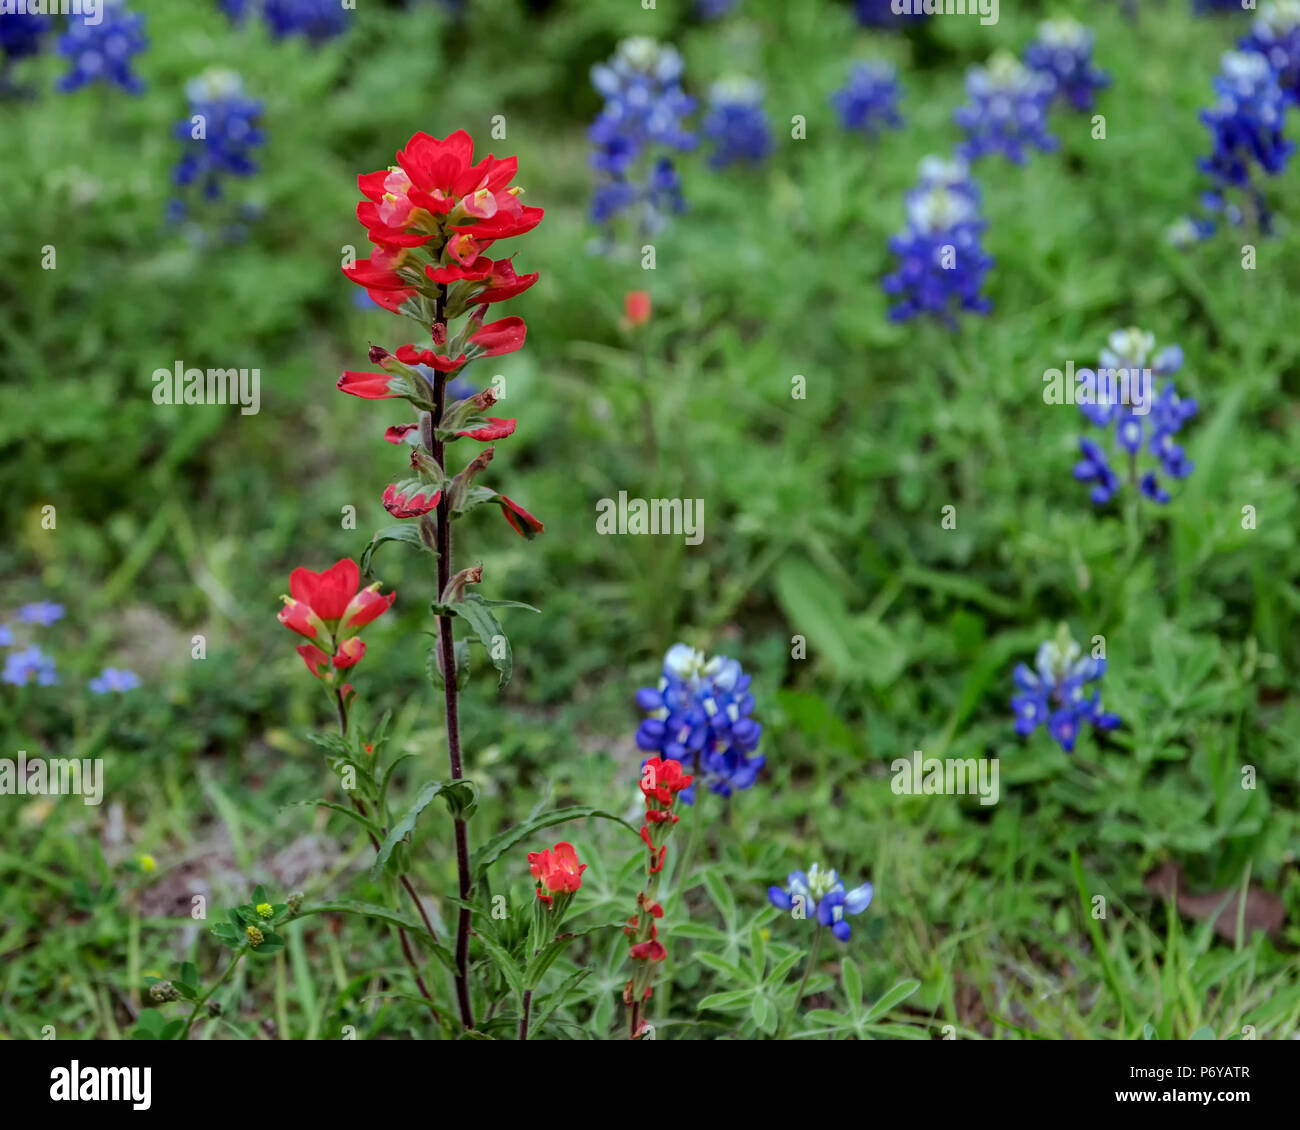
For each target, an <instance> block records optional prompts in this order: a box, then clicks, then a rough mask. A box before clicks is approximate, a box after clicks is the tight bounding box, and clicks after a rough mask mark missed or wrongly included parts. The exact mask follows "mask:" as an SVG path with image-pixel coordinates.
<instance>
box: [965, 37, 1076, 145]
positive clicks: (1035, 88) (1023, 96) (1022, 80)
mask: <svg viewBox="0 0 1300 1130" xmlns="http://www.w3.org/2000/svg"><path fill="white" fill-rule="evenodd" d="M1055 90H1056V83H1055V81H1054V80H1053V79H1052V78H1050V77H1049V76H1047V75H1044V74H1042V73H1041V72H1039V71H1032V70H1030V69H1029V68H1028V67H1026V66H1025V65H1024V64H1023V63H1022V62H1020V60H1019V59H1017V58H1016V57H1015V56H1014V55H1012V54H1010V53H1008V52H1005V51H1001V52H999V53H998V54H996V55H994V56H993V58H992V59H990V60H989V63H988V66H987V67H971V68H970V70H969V71H967V73H966V95H967V98H968V99H969V101H968V103H967V104H966V105H965V106H962V107H961V108H960V109H959V110H958V111H957V112H956V113H955V114H954V115H953V120H954V121H956V123H957V124H958V125H959V126H960V127H961V128H962V130H963V131H964V132H965V134H966V141H965V142H964V143H963V144H962V145H961V146H960V147H959V148H958V153H959V154H960V155H961V156H962V157H964V158H965V159H966V160H967V161H977V160H979V159H980V158H981V157H984V156H986V155H987V154H989V153H1001V154H1002V155H1003V156H1004V157H1006V159H1007V160H1008V161H1012V162H1014V163H1015V164H1017V165H1019V164H1023V163H1024V160H1025V150H1026V147H1030V148H1033V149H1038V150H1040V151H1042V152H1044V153H1048V152H1051V151H1052V150H1053V149H1055V148H1056V146H1057V141H1056V138H1054V137H1052V136H1051V135H1050V134H1048V132H1047V111H1048V107H1049V106H1050V105H1051V102H1052V97H1053V94H1054V92H1055Z"/></svg>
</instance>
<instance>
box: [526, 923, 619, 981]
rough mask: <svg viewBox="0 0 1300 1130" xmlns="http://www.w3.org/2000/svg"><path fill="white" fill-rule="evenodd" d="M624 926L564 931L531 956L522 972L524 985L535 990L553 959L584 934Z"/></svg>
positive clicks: (608, 924)
mask: <svg viewBox="0 0 1300 1130" xmlns="http://www.w3.org/2000/svg"><path fill="white" fill-rule="evenodd" d="M625 925H626V923H625V922H602V923H600V924H598V925H595V926H584V927H582V928H581V929H579V930H566V931H565V932H564V933H563V934H561V935H560V936H559V937H558V938H556V939H555V940H554V941H552V942H550V943H548V944H547V945H546V946H545V947H543V948H542V949H541V950H540V951H538V952H537V953H536V954H534V955H533V957H532V960H530V961H529V962H528V967H527V969H525V970H524V983H525V984H526V985H527V987H528V988H529V989H535V988H537V986H538V985H539V984H541V981H542V978H543V977H544V976H545V975H546V971H547V970H548V969H550V967H551V966H552V965H553V964H554V962H555V959H556V958H557V957H559V956H560V954H562V953H563V952H564V951H565V949H566V948H567V947H568V945H569V943H570V942H573V941H576V940H577V939H578V938H581V937H582V936H583V935H585V934H594V933H596V932H597V931H600V930H621V929H622V928H623V927H624V926H625Z"/></svg>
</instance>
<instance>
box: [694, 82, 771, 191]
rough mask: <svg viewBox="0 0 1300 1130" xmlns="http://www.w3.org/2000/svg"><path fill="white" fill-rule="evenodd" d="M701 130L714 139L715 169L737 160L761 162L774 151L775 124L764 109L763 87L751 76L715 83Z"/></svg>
mask: <svg viewBox="0 0 1300 1130" xmlns="http://www.w3.org/2000/svg"><path fill="white" fill-rule="evenodd" d="M700 129H701V132H703V134H704V136H705V137H707V138H708V139H709V140H710V141H712V142H713V152H712V153H711V154H710V155H709V164H710V166H712V167H713V168H715V169H721V168H725V167H726V166H727V165H731V164H735V163H737V162H745V163H746V164H750V165H757V164H761V163H762V162H763V161H765V160H766V159H767V155H768V154H769V153H770V152H771V151H772V127H771V126H770V124H769V123H768V120H767V114H766V113H764V111H763V88H762V87H761V86H760V85H759V84H758V83H756V82H752V81H750V80H748V79H731V80H727V81H723V82H717V83H714V85H713V88H712V89H711V90H710V92H709V112H708V113H707V114H706V115H705V117H704V121H703V123H702V124H701V127H700Z"/></svg>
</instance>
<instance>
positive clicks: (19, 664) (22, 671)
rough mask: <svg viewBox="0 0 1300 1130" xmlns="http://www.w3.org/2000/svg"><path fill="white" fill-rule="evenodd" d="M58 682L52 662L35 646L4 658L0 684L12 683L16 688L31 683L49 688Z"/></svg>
mask: <svg viewBox="0 0 1300 1130" xmlns="http://www.w3.org/2000/svg"><path fill="white" fill-rule="evenodd" d="M58 681H59V676H58V672H57V671H55V669H54V660H53V659H52V658H51V657H50V656H48V655H46V654H45V653H44V652H43V651H41V649H40V648H39V647H37V646H36V645H35V644H32V645H31V646H30V647H28V648H25V649H24V650H22V651H11V652H10V653H9V654H8V655H7V656H6V657H5V667H4V672H3V674H0V682H5V683H12V684H13V685H14V686H18V687H21V686H25V685H26V684H28V683H31V682H35V683H36V684H37V685H38V686H42V687H50V686H53V685H54V684H55V683H57V682H58Z"/></svg>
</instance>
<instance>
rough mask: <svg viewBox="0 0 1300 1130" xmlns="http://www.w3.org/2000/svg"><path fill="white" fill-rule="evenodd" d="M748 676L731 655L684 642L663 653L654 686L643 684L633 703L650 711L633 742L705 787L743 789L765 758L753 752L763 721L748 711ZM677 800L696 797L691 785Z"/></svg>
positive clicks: (725, 791) (724, 791)
mask: <svg viewBox="0 0 1300 1130" xmlns="http://www.w3.org/2000/svg"><path fill="white" fill-rule="evenodd" d="M749 685H750V676H748V675H746V674H745V673H744V671H743V670H742V669H741V666H740V664H739V663H738V662H737V661H736V660H734V659H728V658H727V657H725V656H721V655H718V656H714V657H713V658H711V659H709V658H706V657H705V655H704V653H703V652H700V651H696V650H695V649H694V648H691V647H688V646H687V645H686V644H684V643H679V644H674V645H673V646H672V647H671V648H669V649H668V653H667V655H665V656H664V664H663V674H662V676H661V677H660V679H659V685H658V686H657V687H642V688H641V690H639V691H637V693H636V704H637V706H638V707H639V708H640V709H641V710H644V711H646V712H647V713H648V714H649V717H647V718H646V719H644V720H643V721H642V722H641V725H640V726H639V727H638V729H637V732H636V744H637V748H638V749H640V750H642V751H643V752H644V753H646V754H647V755H654V754H659V755H660V756H661V757H664V758H666V759H673V760H676V761H680V762H681V763H682V768H683V770H685V771H688V772H693V773H695V774H696V782H697V783H700V782H702V783H703V784H705V785H707V786H708V788H709V791H710V792H713V793H717V794H718V795H719V796H730V795H731V794H732V793H733V792H741V791H743V790H745V789H748V788H749V787H750V786H751V785H753V784H754V782H755V780H757V778H758V773H759V770H761V769H762V768H763V765H764V764H765V762H766V758H764V757H763V756H762V755H761V754H755V753H754V751H755V750H756V749H757V748H758V742H759V738H760V737H761V736H762V733H763V727H762V726H761V725H759V723H757V722H755V721H754V719H753V718H751V717H750V715H751V714H752V713H753V710H754V696H753V695H752V694H750V693H749ZM681 797H682V800H684V801H685V802H686V803H687V804H694V803H695V786H694V785H692V786H691V787H690V788H688V789H684V790H683V791H682V794H681Z"/></svg>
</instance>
